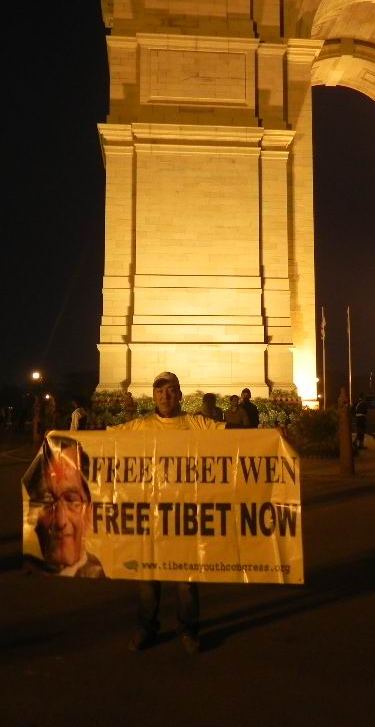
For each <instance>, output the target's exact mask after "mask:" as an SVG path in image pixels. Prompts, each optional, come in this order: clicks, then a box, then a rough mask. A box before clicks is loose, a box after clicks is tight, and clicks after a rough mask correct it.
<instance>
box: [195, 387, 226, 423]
mask: <svg viewBox="0 0 375 727" xmlns="http://www.w3.org/2000/svg"><path fill="white" fill-rule="evenodd" d="M197 414H202V415H203V416H205V417H208V418H209V419H213V420H214V421H215V422H222V421H223V420H224V412H223V410H222V409H220V407H219V406H217V404H216V394H211V393H210V392H208V393H207V394H203V398H202V406H201V408H200V410H199V411H198V412H197Z"/></svg>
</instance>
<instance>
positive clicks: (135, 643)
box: [128, 628, 156, 651]
mask: <svg viewBox="0 0 375 727" xmlns="http://www.w3.org/2000/svg"><path fill="white" fill-rule="evenodd" d="M155 641H156V633H155V631H147V630H146V629H141V628H140V629H136V630H135V631H134V634H133V636H132V637H131V639H130V641H129V644H128V649H129V651H142V649H148V648H149V647H150V646H153V644H154V643H155Z"/></svg>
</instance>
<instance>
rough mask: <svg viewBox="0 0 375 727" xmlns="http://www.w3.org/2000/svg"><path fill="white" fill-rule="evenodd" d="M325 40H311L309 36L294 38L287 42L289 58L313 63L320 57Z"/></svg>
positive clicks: (297, 61) (295, 61) (296, 61)
mask: <svg viewBox="0 0 375 727" xmlns="http://www.w3.org/2000/svg"><path fill="white" fill-rule="evenodd" d="M323 43H324V41H323V40H309V39H307V38H303V39H299V38H298V39H297V38H292V39H289V40H288V43H287V59H288V61H291V62H293V63H303V64H307V63H310V64H311V63H313V62H314V60H315V59H316V58H317V57H318V55H319V53H320V51H321V49H322V47H323Z"/></svg>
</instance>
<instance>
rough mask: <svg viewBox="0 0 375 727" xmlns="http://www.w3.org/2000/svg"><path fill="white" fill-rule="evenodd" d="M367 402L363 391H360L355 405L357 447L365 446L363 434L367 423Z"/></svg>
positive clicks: (362, 447)
mask: <svg viewBox="0 0 375 727" xmlns="http://www.w3.org/2000/svg"><path fill="white" fill-rule="evenodd" d="M367 411H368V409H367V402H366V398H365V395H364V393H363V392H361V393H360V395H359V397H358V401H357V403H356V406H355V425H356V432H357V436H356V445H357V447H358V449H364V447H365V434H366V425H367Z"/></svg>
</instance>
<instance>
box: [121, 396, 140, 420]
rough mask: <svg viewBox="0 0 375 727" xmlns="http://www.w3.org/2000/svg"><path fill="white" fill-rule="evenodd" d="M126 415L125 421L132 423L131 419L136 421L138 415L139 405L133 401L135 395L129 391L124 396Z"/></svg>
mask: <svg viewBox="0 0 375 727" xmlns="http://www.w3.org/2000/svg"><path fill="white" fill-rule="evenodd" d="M123 408H124V415H125V421H126V422H130V421H131V419H134V417H135V416H136V414H137V404H136V402H135V401H134V399H133V395H132V394H131V393H130V391H127V392H126V393H125V394H124V407H123Z"/></svg>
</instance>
